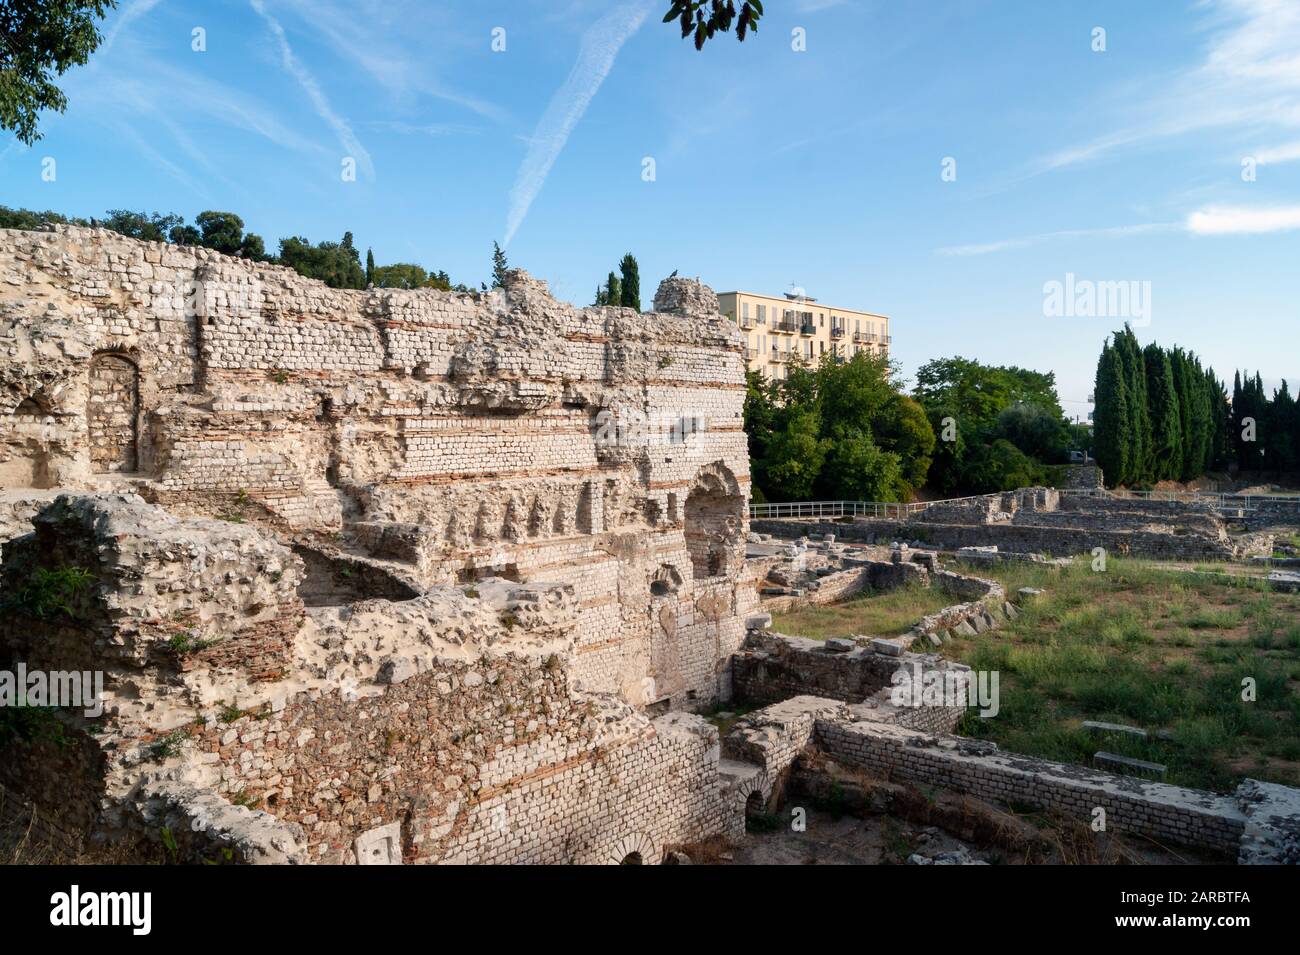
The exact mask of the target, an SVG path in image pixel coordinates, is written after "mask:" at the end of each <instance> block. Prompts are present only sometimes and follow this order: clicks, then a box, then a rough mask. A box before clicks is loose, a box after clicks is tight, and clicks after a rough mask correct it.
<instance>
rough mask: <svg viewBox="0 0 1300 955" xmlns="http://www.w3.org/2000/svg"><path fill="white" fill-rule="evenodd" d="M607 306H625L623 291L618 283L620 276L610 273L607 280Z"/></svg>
mask: <svg viewBox="0 0 1300 955" xmlns="http://www.w3.org/2000/svg"><path fill="white" fill-rule="evenodd" d="M605 304H606V305H613V306H615V307H616V308H617V307H618V306H619V305H622V304H623V290H622V287H621V285H620V284H619V281H618V276H617V275H615V274H614V273H613V272H610V273H609V278H607V279H606V280H605Z"/></svg>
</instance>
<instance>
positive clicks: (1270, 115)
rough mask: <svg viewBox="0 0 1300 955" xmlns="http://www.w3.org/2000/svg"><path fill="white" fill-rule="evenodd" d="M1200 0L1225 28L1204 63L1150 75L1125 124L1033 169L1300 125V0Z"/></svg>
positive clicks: (1215, 36) (1216, 23) (1209, 47)
mask: <svg viewBox="0 0 1300 955" xmlns="http://www.w3.org/2000/svg"><path fill="white" fill-rule="evenodd" d="M1200 6H1201V8H1202V9H1203V10H1204V11H1206V12H1207V13H1208V14H1209V16H1210V17H1211V22H1212V25H1213V26H1214V27H1216V28H1217V29H1216V32H1214V33H1213V35H1212V36H1211V39H1210V41H1209V43H1208V44H1207V47H1206V52H1205V56H1204V58H1203V59H1202V61H1201V62H1200V63H1199V64H1198V65H1196V66H1194V67H1192V68H1191V69H1188V70H1184V71H1182V72H1181V73H1178V74H1176V75H1175V76H1173V77H1171V78H1159V77H1155V78H1150V79H1149V81H1148V85H1149V87H1150V89H1149V90H1147V91H1143V93H1142V95H1140V96H1128V97H1125V101H1126V102H1136V103H1138V104H1140V105H1138V106H1136V107H1135V108H1134V109H1133V110H1131V111H1128V112H1127V113H1126V114H1125V115H1124V118H1123V120H1122V121H1121V124H1120V125H1119V128H1117V129H1115V130H1113V131H1111V132H1108V133H1106V134H1104V135H1102V136H1098V137H1097V138H1095V139H1092V140H1089V141H1086V142H1083V143H1079V144H1075V145H1072V146H1069V147H1066V148H1064V149H1060V150H1057V151H1056V152H1053V153H1051V154H1049V155H1047V156H1045V157H1042V158H1041V159H1039V160H1037V161H1036V162H1035V163H1033V164H1032V165H1031V169H1030V174H1037V173H1041V172H1048V171H1052V170H1056V169H1062V168H1066V167H1070V166H1077V165H1081V164H1084V163H1088V162H1092V161H1095V160H1097V159H1100V158H1103V157H1106V156H1109V155H1111V154H1114V153H1117V152H1119V151H1121V150H1123V149H1126V148H1132V147H1136V146H1141V145H1145V144H1147V143H1152V142H1156V141H1159V140H1164V139H1170V138H1173V137H1177V136H1184V135H1188V134H1191V133H1197V132H1206V131H1209V130H1243V131H1245V130H1253V131H1257V130H1258V129H1259V128H1263V127H1271V128H1274V129H1283V130H1296V129H1300V3H1297V2H1296V0H1203V2H1202V3H1201V4H1200ZM1094 112H1095V110H1094Z"/></svg>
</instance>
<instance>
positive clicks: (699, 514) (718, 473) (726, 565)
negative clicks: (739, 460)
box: [684, 461, 745, 580]
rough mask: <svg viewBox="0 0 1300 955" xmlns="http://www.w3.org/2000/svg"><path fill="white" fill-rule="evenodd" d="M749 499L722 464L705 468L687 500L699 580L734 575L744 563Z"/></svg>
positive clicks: (691, 548)
mask: <svg viewBox="0 0 1300 955" xmlns="http://www.w3.org/2000/svg"><path fill="white" fill-rule="evenodd" d="M744 517H745V498H744V495H742V494H741V493H740V488H739V486H738V485H737V483H736V478H735V476H734V475H733V474H732V473H731V471H730V470H728V469H727V467H726V465H724V464H723V463H722V462H721V461H717V462H714V463H713V464H708V465H705V466H704V467H702V468H700V470H699V472H698V473H697V474H696V475H695V480H693V481H692V482H691V487H690V493H688V494H687V496H686V509H685V515H684V534H685V537H686V550H687V551H688V552H689V553H690V555H691V567H692V569H693V571H694V572H693V574H692V576H693V577H694V578H695V579H696V580H701V579H707V578H710V577H720V576H723V575H726V574H729V573H731V572H733V571H734V570H735V569H736V565H737V562H738V561H739V560H740V544H741V534H742V532H743V529H744Z"/></svg>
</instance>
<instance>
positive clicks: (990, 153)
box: [0, 0, 1300, 413]
mask: <svg viewBox="0 0 1300 955" xmlns="http://www.w3.org/2000/svg"><path fill="white" fill-rule="evenodd" d="M668 6H669V3H668V0H612V2H595V0H573V2H566V0H544V2H543V0H537V2H530V0H510V2H505V0H500V2H497V0H474V2H457V3H432V2H407V0H388V2H372V0H351V2H343V0H251V2H249V0H204V2H195V0H124V2H123V3H122V4H120V6H119V8H118V10H117V11H116V12H114V13H113V14H111V15H110V17H109V19H108V20H107V21H106V24H105V28H104V29H105V34H106V37H107V40H106V45H105V47H103V48H101V50H100V51H99V52H98V53H96V54H95V56H94V57H93V58H92V59H91V62H90V63H89V64H88V65H87V66H86V67H84V68H79V69H77V70H75V71H73V72H71V73H69V74H68V75H67V76H66V77H65V83H64V86H65V89H66V91H67V92H68V94H69V98H70V106H69V108H68V110H67V112H66V113H65V114H63V115H59V116H55V115H51V116H47V117H46V118H45V120H44V123H43V129H44V130H45V133H46V136H45V138H44V139H43V140H42V141H40V142H38V143H37V144H36V145H35V146H33V147H31V148H25V147H22V146H20V145H18V144H17V143H15V142H13V141H12V140H11V139H6V140H0V182H3V190H2V191H0V202H3V203H5V204H9V205H21V206H28V207H36V208H42V209H45V208H52V209H56V210H58V211H62V212H66V213H70V214H78V215H98V214H102V212H103V211H104V210H105V209H108V208H118V207H125V208H133V209H146V210H157V211H175V212H180V213H183V214H185V215H186V216H187V217H188V218H192V217H193V216H194V214H196V213H197V212H199V211H200V210H202V209H207V208H216V209H229V210H232V211H235V212H238V213H239V214H240V215H242V216H243V217H244V219H245V222H246V225H247V228H249V229H250V230H251V231H255V232H258V233H261V234H262V235H263V236H264V237H265V238H266V240H267V245H268V247H269V248H274V247H275V245H276V243H277V241H278V239H279V238H281V237H282V236H286V235H290V234H301V235H306V236H308V237H309V238H311V239H313V240H318V239H323V238H335V239H336V238H338V237H339V236H341V235H342V233H343V232H344V231H345V230H350V231H351V232H353V233H354V235H355V237H356V242H357V244H358V245H359V246H360V247H361V248H363V249H364V248H365V247H367V246H370V247H373V249H374V251H375V256H376V259H377V260H378V261H379V262H380V263H381V264H383V263H386V262H394V261H416V262H419V263H420V264H422V265H424V266H425V267H427V268H435V269H446V270H447V271H448V272H449V273H451V275H452V277H453V279H455V280H457V281H465V282H469V283H475V284H477V283H478V282H479V281H481V280H483V279H485V278H487V276H488V275H489V270H490V251H491V246H492V242H493V240H504V239H506V237H507V236H509V242H508V245H507V251H508V254H509V257H510V260H511V263H512V264H514V265H517V266H521V267H523V268H527V269H528V270H530V271H531V272H533V273H534V274H535V275H538V276H540V277H542V278H546V279H548V280H549V281H550V282H551V284H552V288H553V289H554V291H555V292H556V294H557V295H558V296H560V297H561V298H566V299H569V300H571V301H575V302H578V303H579V304H587V303H589V302H590V301H591V299H592V296H593V293H594V289H595V287H596V285H597V283H598V282H600V281H601V279H602V278H603V276H604V275H605V273H606V272H607V271H608V270H609V269H610V268H611V267H613V266H614V263H615V262H616V261H617V260H618V258H619V257H621V256H622V254H623V253H624V252H627V251H632V252H634V253H635V254H636V256H637V258H638V259H639V261H640V263H641V274H642V286H643V303H644V305H645V306H646V307H649V299H650V297H651V295H652V294H653V289H654V286H655V285H656V284H657V282H658V280H659V279H660V278H662V277H663V276H664V275H666V274H668V273H669V272H671V271H673V270H674V269H679V270H680V271H681V272H682V273H683V274H688V275H699V276H700V277H701V278H703V279H704V280H705V281H706V282H708V283H709V284H710V285H712V286H713V287H714V288H715V289H717V290H719V291H723V290H731V289H736V288H742V289H748V290H752V291H758V292H766V293H771V294H779V293H780V292H782V291H784V290H786V289H787V288H789V287H790V285H791V284H792V283H793V284H797V285H799V286H802V287H803V288H805V289H807V291H808V293H809V294H811V295H815V296H817V297H818V298H820V299H821V300H822V301H825V302H828V303H832V304H840V305H844V306H848V307H855V308H862V309H867V310H871V311H879V312H884V313H886V314H889V315H890V316H891V317H892V319H893V328H892V331H893V335H894V356H895V358H897V359H898V360H899V362H900V363H901V365H902V369H903V372H904V374H905V375H910V374H911V373H912V372H914V371H915V369H916V368H917V367H918V366H919V365H920V364H921V363H922V362H924V361H926V360H927V359H929V358H934V357H940V356H950V355H955V354H960V355H964V356H967V357H973V358H979V359H981V360H985V361H990V362H996V363H1015V364H1021V365H1024V366H1028V367H1033V368H1039V369H1052V370H1054V371H1056V373H1057V377H1058V380H1059V383H1060V393H1061V397H1062V398H1063V399H1064V400H1065V405H1064V406H1065V408H1066V410H1067V411H1068V412H1070V413H1085V412H1086V410H1087V406H1086V405H1085V404H1083V403H1082V399H1084V398H1086V396H1087V394H1088V393H1089V391H1090V389H1091V380H1092V375H1093V371H1094V367H1095V361H1096V356H1097V353H1098V351H1099V349H1100V346H1101V343H1102V340H1103V339H1104V338H1105V336H1106V334H1107V333H1108V332H1109V331H1111V330H1112V329H1113V328H1116V327H1118V326H1119V325H1120V324H1121V322H1122V320H1123V319H1122V318H1117V317H1080V316H1074V317H1048V316H1046V315H1045V314H1044V285H1045V283H1048V282H1052V281H1058V282H1064V281H1065V278H1066V275H1067V274H1073V275H1074V276H1075V277H1076V280H1084V281H1094V282H1103V281H1106V282H1115V281H1134V282H1139V283H1141V282H1149V283H1150V286H1149V288H1150V324H1149V326H1146V327H1142V328H1139V329H1138V330H1137V331H1138V336H1139V338H1140V339H1142V340H1143V341H1149V340H1151V339H1153V338H1154V339H1156V340H1159V341H1161V342H1162V343H1165V344H1171V343H1178V344H1182V345H1184V346H1186V347H1189V348H1191V349H1193V350H1195V351H1196V352H1198V353H1199V354H1201V355H1202V356H1203V357H1204V358H1205V359H1207V360H1208V361H1209V363H1211V364H1213V365H1214V366H1215V368H1216V369H1217V370H1218V371H1219V372H1220V374H1221V375H1223V376H1224V377H1227V378H1229V379H1230V378H1231V373H1232V369H1233V368H1234V367H1247V368H1251V369H1256V368H1258V369H1259V370H1260V371H1261V372H1262V373H1263V375H1264V377H1265V379H1266V380H1267V381H1270V382H1276V381H1277V380H1278V379H1281V378H1288V379H1291V380H1292V381H1293V383H1294V382H1295V380H1296V377H1297V375H1300V344H1297V343H1298V342H1300V335H1297V333H1296V328H1297V304H1296V303H1297V297H1298V292H1300V290H1298V289H1297V285H1298V283H1297V277H1300V2H1297V0H1161V2H1151V3H1132V2H1131V0H1126V2H1091V3H1088V4H1078V3H1069V2H1064V0H1062V2H1056V0H1041V2H1038V0H1036V2H1028V0H1025V2H1009V0H989V2H979V0H954V2H943V0H925V2H914V3H907V4H900V3H893V2H884V0H838V2H837V0H767V3H766V16H765V17H764V19H763V21H762V24H761V27H760V30H759V33H758V34H757V35H755V36H751V37H750V38H748V39H747V40H746V41H745V42H744V43H743V44H740V43H737V42H736V40H735V39H734V37H726V38H718V39H715V40H714V41H712V42H711V43H709V44H708V45H706V47H705V49H704V51H703V52H702V53H697V52H696V51H695V49H694V48H693V46H691V44H689V43H688V42H683V41H681V40H680V39H679V36H678V33H677V32H676V31H675V29H674V28H672V27H669V26H664V25H662V24H661V23H660V20H661V17H662V15H663V13H664V12H665V11H666V10H667V8H668ZM196 27H200V28H202V29H203V30H204V31H206V37H205V39H206V47H207V48H206V50H205V51H202V52H196V51H194V50H193V49H192V36H193V33H192V31H193V30H194V28H196ZM498 27H499V28H503V29H504V31H505V34H504V38H505V50H504V51H503V52H496V51H494V50H493V49H492V43H493V31H494V29H495V28H498ZM1096 27H1101V28H1103V29H1104V30H1105V50H1104V52H1099V51H1095V50H1094V49H1093V47H1094V45H1095V40H1094V28H1096ZM797 29H801V30H802V31H803V36H804V38H805V46H806V48H805V49H803V50H795V49H793V48H792V47H793V46H794V45H795V44H794V43H793V35H792V31H795V30H797ZM45 157H53V158H54V159H55V160H56V162H57V178H56V179H55V181H53V182H46V181H43V180H42V177H41V171H42V160H43V159H44V158H45ZM344 157H351V158H352V159H354V160H355V161H356V168H357V177H356V181H351V182H348V181H343V179H342V176H341V164H342V161H343V159H344ZM646 157H652V158H653V159H654V164H655V168H654V172H655V178H654V180H653V181H645V180H644V179H643V168H644V166H643V160H644V159H645V158H646ZM948 157H951V158H952V159H953V160H955V163H956V178H955V180H953V181H944V179H943V177H942V175H941V173H942V172H943V168H944V167H943V163H944V160H945V158H948ZM1248 158H1252V159H1254V160H1256V162H1255V163H1254V172H1255V175H1254V179H1253V181H1246V180H1245V179H1244V178H1243V160H1245V159H1248Z"/></svg>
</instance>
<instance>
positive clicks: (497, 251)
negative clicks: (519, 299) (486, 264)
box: [492, 242, 510, 288]
mask: <svg viewBox="0 0 1300 955" xmlns="http://www.w3.org/2000/svg"><path fill="white" fill-rule="evenodd" d="M509 267H510V266H509V265H508V264H507V263H506V254H505V252H503V251H502V249H501V246H499V245H497V244H496V243H495V242H493V243H492V287H493V288H505V284H506V269H508V268H509Z"/></svg>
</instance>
